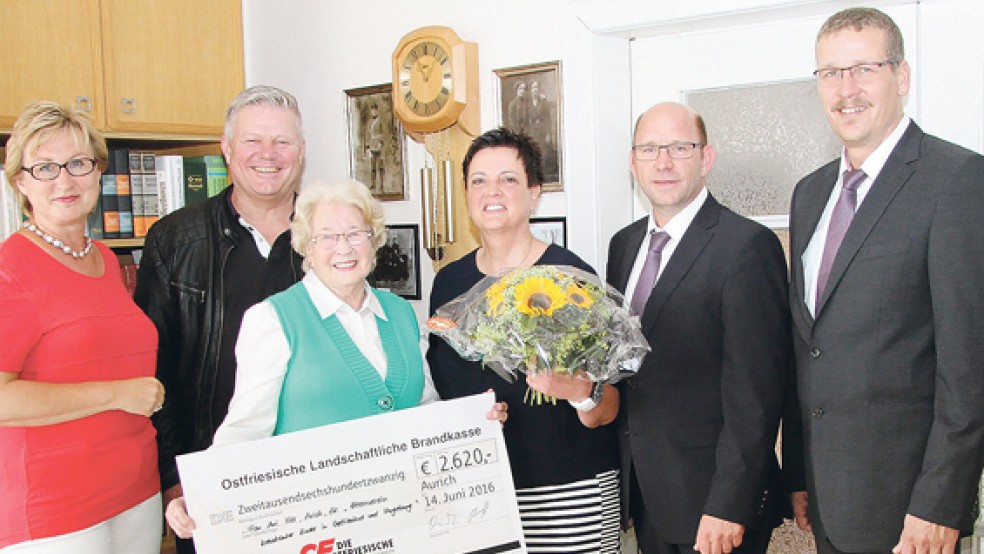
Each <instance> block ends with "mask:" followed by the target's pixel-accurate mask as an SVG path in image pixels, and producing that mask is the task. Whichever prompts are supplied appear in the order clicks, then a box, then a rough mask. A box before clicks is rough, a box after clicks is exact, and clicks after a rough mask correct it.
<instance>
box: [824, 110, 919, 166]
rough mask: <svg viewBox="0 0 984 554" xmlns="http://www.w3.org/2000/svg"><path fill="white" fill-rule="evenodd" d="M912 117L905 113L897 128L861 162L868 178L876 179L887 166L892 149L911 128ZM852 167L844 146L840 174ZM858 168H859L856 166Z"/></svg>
mask: <svg viewBox="0 0 984 554" xmlns="http://www.w3.org/2000/svg"><path fill="white" fill-rule="evenodd" d="M911 121H912V119H911V118H910V117H909V116H907V115H903V116H902V120H901V121H899V124H898V125H896V126H895V129H893V130H892V132H891V133H890V134H889V135H888V136H887V137H885V140H883V141H882V142H881V144H879V145H878V147H877V148H875V150H874V151H873V152H872V153H871V154H869V155H868V157H867V158H866V159H865V160H864V163H862V164H861V167H860V169H862V170H864V174H865V175H867V178H868V180H870V181H874V180H875V178H876V177H878V174H879V173H880V172H881V170H882V168H883V167H885V162H887V161H888V157H889V156H891V155H892V151H893V150H895V146H896V145H898V143H899V141H900V140H902V135H903V134H905V131H906V129H908V128H909V123H910V122H911ZM848 169H851V163H850V162H849V161H848V159H847V149H846V148H844V149H843V150H842V151H841V167H840V174H841V175H843V174H844V172H845V171H847V170H848ZM856 169H857V168H856Z"/></svg>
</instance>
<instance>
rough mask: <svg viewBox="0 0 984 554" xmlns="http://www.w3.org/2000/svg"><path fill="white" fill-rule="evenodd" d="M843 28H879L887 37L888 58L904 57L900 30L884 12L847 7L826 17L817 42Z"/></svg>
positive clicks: (898, 58) (856, 29) (855, 29)
mask: <svg viewBox="0 0 984 554" xmlns="http://www.w3.org/2000/svg"><path fill="white" fill-rule="evenodd" d="M844 29H851V30H852V31H863V30H864V29H880V30H882V31H885V36H886V38H887V39H888V40H887V42H888V44H886V52H885V55H886V56H887V57H888V59H890V60H893V61H896V62H900V61H902V60H904V59H905V41H903V40H902V31H900V30H899V27H898V25H896V24H895V21H893V20H892V18H891V17H889V16H888V15H887V14H886V13H885V12H883V11H881V10H877V9H875V8H864V7H858V8H847V9H846V10H841V11H839V12H837V13H835V14H834V15H832V16H830V17H828V18H827V21H825V22H824V23H823V26H822V27H820V31H818V32H817V42H820V39H822V38H823V37H825V36H827V35H832V34H834V33H836V32H838V31H843V30H844Z"/></svg>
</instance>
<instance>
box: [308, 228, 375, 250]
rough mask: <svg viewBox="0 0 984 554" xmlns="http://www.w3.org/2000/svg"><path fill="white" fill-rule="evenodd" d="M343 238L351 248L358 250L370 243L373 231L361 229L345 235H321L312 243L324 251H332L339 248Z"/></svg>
mask: <svg viewBox="0 0 984 554" xmlns="http://www.w3.org/2000/svg"><path fill="white" fill-rule="evenodd" d="M343 237H344V238H345V241H346V242H348V244H349V246H351V247H353V248H356V247H359V246H362V245H363V244H365V243H367V242H369V239H371V238H372V231H370V230H368V229H361V230H358V231H346V232H344V233H321V234H318V235H314V236H313V237H311V242H312V243H314V245H315V246H317V247H318V248H320V249H322V250H326V251H330V250H334V249H336V248H338V244H339V242H340V241H341V240H342V238H343Z"/></svg>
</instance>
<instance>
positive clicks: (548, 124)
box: [495, 61, 564, 192]
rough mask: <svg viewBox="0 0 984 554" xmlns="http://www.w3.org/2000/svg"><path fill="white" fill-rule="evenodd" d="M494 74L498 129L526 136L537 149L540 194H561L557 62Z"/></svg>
mask: <svg viewBox="0 0 984 554" xmlns="http://www.w3.org/2000/svg"><path fill="white" fill-rule="evenodd" d="M495 74H496V75H497V76H498V77H499V102H498V109H499V122H500V125H502V126H503V127H506V128H508V129H511V130H513V131H522V132H524V133H526V134H527V135H529V136H530V138H532V139H533V140H534V141H536V143H537V144H538V145H539V146H540V150H541V151H542V152H543V174H544V175H543V176H544V179H543V191H544V192H555V191H561V190H564V185H563V176H562V169H563V167H564V164H563V147H562V143H563V140H562V139H563V134H562V129H561V125H560V123H561V121H562V117H561V107H562V104H563V102H562V100H563V99H562V98H561V86H560V84H561V81H560V62H559V61H553V62H545V63H538V64H533V65H524V66H519V67H508V68H504V69H496V70H495Z"/></svg>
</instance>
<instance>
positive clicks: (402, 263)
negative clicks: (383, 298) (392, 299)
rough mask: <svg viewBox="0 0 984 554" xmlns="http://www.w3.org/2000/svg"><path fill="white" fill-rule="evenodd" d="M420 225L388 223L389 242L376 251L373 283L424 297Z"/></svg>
mask: <svg viewBox="0 0 984 554" xmlns="http://www.w3.org/2000/svg"><path fill="white" fill-rule="evenodd" d="M419 229H420V227H419V226H418V225H387V226H386V242H385V243H383V245H382V246H380V247H379V250H377V251H376V267H375V268H374V269H373V270H372V273H370V274H369V277H368V278H367V280H368V281H369V284H370V285H372V286H373V287H376V288H377V289H386V290H388V291H390V292H392V293H393V294H398V295H400V296H402V297H403V298H406V299H407V300H420V258H419V252H420V231H419Z"/></svg>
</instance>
